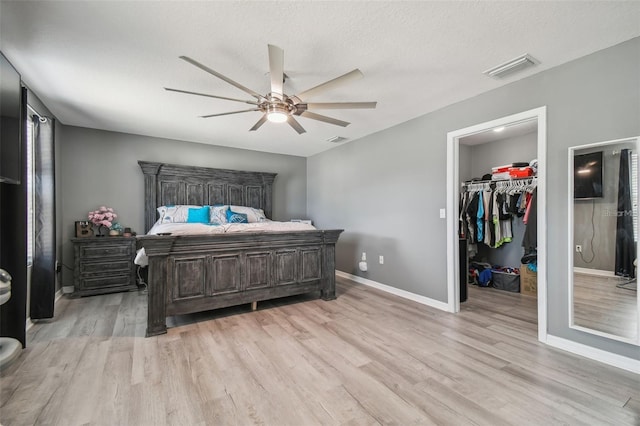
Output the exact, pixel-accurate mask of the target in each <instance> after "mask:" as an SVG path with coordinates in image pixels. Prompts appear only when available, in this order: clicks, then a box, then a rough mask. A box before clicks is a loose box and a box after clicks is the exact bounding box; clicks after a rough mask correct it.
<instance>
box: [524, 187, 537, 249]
mask: <svg viewBox="0 0 640 426" xmlns="http://www.w3.org/2000/svg"><path fill="white" fill-rule="evenodd" d="M530 195H531V198H530V200H529V203H528V204H527V212H526V214H525V220H526V222H525V223H526V224H527V227H526V228H525V230H524V237H523V238H522V247H524V250H525V252H527V253H530V252H532V251H534V250H537V248H538V203H537V201H536V200H537V198H538V188H535V189H534V190H533V193H531V194H530Z"/></svg>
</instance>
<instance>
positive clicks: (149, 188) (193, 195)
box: [137, 161, 342, 336]
mask: <svg viewBox="0 0 640 426" xmlns="http://www.w3.org/2000/svg"><path fill="white" fill-rule="evenodd" d="M138 164H139V165H140V168H141V169H142V172H143V175H144V195H145V197H144V206H145V207H144V211H145V213H144V214H145V218H144V219H145V220H144V221H145V235H142V236H138V239H137V246H138V249H143V250H144V254H145V256H146V259H145V260H146V263H148V272H147V281H148V302H147V306H148V313H147V331H146V335H147V336H154V335H158V334H163V333H166V332H167V326H166V318H167V316H174V315H182V314H188V313H195V312H201V311H207V310H211V309H218V308H224V307H229V306H234V305H240V304H245V303H251V304H252V307H253V308H254V309H255V308H256V306H257V303H258V302H260V301H264V300H269V299H274V298H280V297H286V296H292V295H298V294H304V293H316V294H317V295H318V296H319V297H320V298H322V299H323V300H332V299H335V297H336V292H335V244H336V242H337V241H338V238H339V236H340V234H341V233H342V230H341V229H331V230H320V229H315V228H314V227H312V226H309V225H304V224H300V223H293V222H279V224H280V225H277V228H276V229H275V230H274V229H265V228H264V226H263V225H260V224H255V223H254V224H247V225H249V226H246V227H240V226H237V225H236V224H228V225H227V226H208V229H210V230H211V231H210V232H207V233H205V234H197V235H195V234H190V233H188V232H182V231H179V230H178V229H177V227H174V228H175V229H172V230H171V231H169V232H170V234H169V235H158V234H157V228H155V229H156V230H155V231H152V232H154V234H146V233H147V232H149V231H150V230H152V228H154V225H157V222H158V207H160V206H170V205H195V206H215V205H222V206H224V205H227V206H230V205H231V206H234V205H235V206H245V207H247V208H253V209H256V210H260V211H262V212H264V216H265V217H266V219H267V220H266V221H267V222H268V220H269V219H271V217H272V189H273V181H274V179H275V177H276V174H275V173H263V172H248V171H238V170H226V169H213V168H206V167H194V166H180V165H174V164H165V163H156V162H148V161H139V162H138ZM202 226H203V227H207V225H202ZM163 233H164V232H163Z"/></svg>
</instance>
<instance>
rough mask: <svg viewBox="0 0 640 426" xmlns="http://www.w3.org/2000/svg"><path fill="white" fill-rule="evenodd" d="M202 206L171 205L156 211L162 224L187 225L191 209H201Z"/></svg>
mask: <svg viewBox="0 0 640 426" xmlns="http://www.w3.org/2000/svg"><path fill="white" fill-rule="evenodd" d="M200 207H202V206H192V205H169V206H160V207H158V208H157V209H156V210H157V211H158V214H159V215H160V217H159V219H158V221H159V222H160V223H186V222H187V217H189V209H199V208H200Z"/></svg>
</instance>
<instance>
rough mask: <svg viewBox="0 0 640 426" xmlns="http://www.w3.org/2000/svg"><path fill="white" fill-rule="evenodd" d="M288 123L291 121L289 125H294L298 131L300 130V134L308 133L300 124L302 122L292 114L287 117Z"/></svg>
mask: <svg viewBox="0 0 640 426" xmlns="http://www.w3.org/2000/svg"><path fill="white" fill-rule="evenodd" d="M287 123H289V125H290V126H291V127H293V128H294V129H295V131H296V132H298V134H299V135H301V134H303V133H306V132H307V131H306V130H305V129H304V128H303V127H302V126H301V125H300V123H298V122H297V121H296V119H295V118H293V117H292V116H289V117H288V118H287Z"/></svg>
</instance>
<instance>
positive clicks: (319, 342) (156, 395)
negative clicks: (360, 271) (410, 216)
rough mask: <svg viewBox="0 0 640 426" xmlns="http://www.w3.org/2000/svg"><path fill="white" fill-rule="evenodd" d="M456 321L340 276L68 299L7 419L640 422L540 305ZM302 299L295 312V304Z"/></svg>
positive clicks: (490, 292) (0, 400)
mask: <svg viewBox="0 0 640 426" xmlns="http://www.w3.org/2000/svg"><path fill="white" fill-rule="evenodd" d="M469 292H470V296H469V300H468V301H467V302H465V303H463V304H462V312H460V313H459V314H457V315H453V314H448V313H445V312H442V311H439V310H436V309H432V308H429V307H426V306H424V305H420V304H417V303H414V302H411V301H407V300H405V299H401V298H399V297H396V296H393V295H389V294H387V293H383V292H380V291H378V290H375V289H372V288H369V287H365V286H362V285H360V284H356V283H353V282H351V281H349V280H345V279H342V278H338V298H337V299H336V300H334V301H329V302H327V301H322V300H312V299H311V298H308V297H306V298H305V297H297V298H289V299H284V300H279V301H277V302H263V303H259V304H258V310H257V311H255V312H251V307H250V305H245V306H241V307H237V308H233V309H224V310H219V311H214V312H209V313H203V314H198V315H192V316H183V317H179V318H174V319H173V320H172V321H171V323H170V324H169V325H170V326H172V328H170V329H169V332H168V334H166V335H163V336H156V337H151V338H145V337H144V331H145V318H146V295H145V294H143V293H137V292H130V293H118V294H111V295H104V296H93V297H86V298H81V299H66V298H64V299H62V300H61V301H60V302H59V303H58V305H57V307H56V318H55V319H54V320H51V321H47V322H39V323H38V324H36V325H35V326H34V327H32V329H31V330H29V333H28V348H27V349H26V350H25V351H24V352H23V355H22V356H21V357H20V359H19V360H18V361H17V362H15V363H14V364H12V365H11V366H10V367H8V368H7V369H5V370H4V371H3V372H2V373H1V376H0V380H1V382H0V388H1V392H0V422H1V423H2V425H4V426H11V425H34V424H36V425H136V426H137V425H154V426H155V425H173V424H176V425H278V426H280V425H296V426H300V425H377V424H383V425H410V424H416V425H430V424H438V425H555V424H562V425H594V424H602V425H638V424H640V378H639V377H638V376H637V375H634V374H632V373H629V372H625V371H623V370H619V369H616V368H613V367H608V366H605V365H602V364H599V363H597V362H594V361H590V360H587V359H584V358H581V357H578V356H574V355H571V354H568V353H565V352H562V351H559V350H555V349H553V348H549V347H546V346H545V345H542V344H540V343H538V342H537V340H536V301H535V299H534V298H532V297H528V296H523V295H520V294H518V293H509V292H504V291H499V290H494V289H489V288H483V289H479V288H475V287H471V288H470V289H469ZM293 302H296V303H293Z"/></svg>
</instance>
